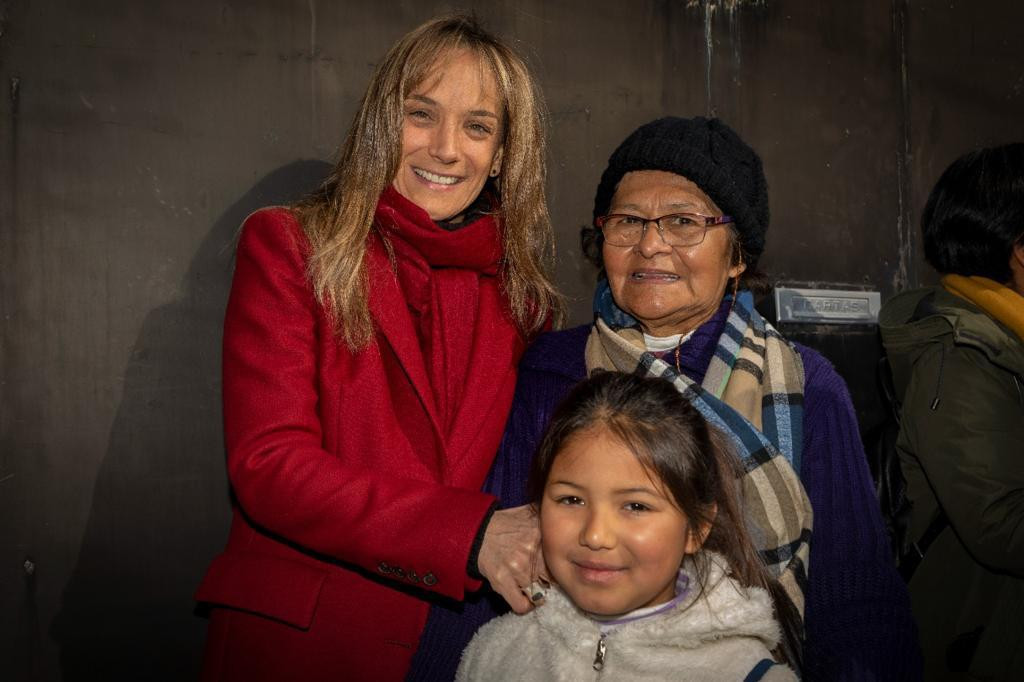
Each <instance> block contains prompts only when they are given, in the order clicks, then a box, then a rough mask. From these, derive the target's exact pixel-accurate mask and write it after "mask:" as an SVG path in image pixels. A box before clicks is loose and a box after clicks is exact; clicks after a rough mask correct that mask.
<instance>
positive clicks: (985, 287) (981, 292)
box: [942, 275, 1024, 341]
mask: <svg viewBox="0 0 1024 682" xmlns="http://www.w3.org/2000/svg"><path fill="white" fill-rule="evenodd" d="M942 286H944V287H945V288H946V289H947V290H948V291H951V292H952V293H954V294H956V295H957V296H960V297H961V298H966V299H967V300H968V301H970V302H971V303H973V304H974V305H976V306H978V307H979V308H981V309H982V310H984V311H985V312H986V313H988V314H989V315H991V316H992V317H994V318H995V319H996V320H998V321H1000V322H1002V323H1003V324H1005V325H1006V326H1007V327H1009V328H1010V329H1012V330H1013V331H1014V333H1015V334H1016V335H1017V336H1019V337H1020V339H1021V340H1022V341H1024V296H1021V295H1020V294H1018V293H1017V292H1016V291H1014V290H1013V289H1010V288H1009V287H1006V286H1003V285H1002V284H999V283H998V282H994V281H992V280H990V279H989V278H987V277H978V276H971V277H964V276H963V275H946V276H945V277H943V278H942Z"/></svg>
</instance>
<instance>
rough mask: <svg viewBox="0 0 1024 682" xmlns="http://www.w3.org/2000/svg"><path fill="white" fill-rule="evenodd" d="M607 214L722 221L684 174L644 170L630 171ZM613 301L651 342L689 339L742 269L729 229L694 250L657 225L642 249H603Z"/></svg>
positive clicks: (710, 233) (715, 230)
mask: <svg viewBox="0 0 1024 682" xmlns="http://www.w3.org/2000/svg"><path fill="white" fill-rule="evenodd" d="M608 212H609V213H629V214H632V215H636V216H639V217H641V218H657V217H659V216H663V215H667V214H670V213H680V212H690V213H700V214H702V215H706V216H721V215H722V211H721V210H720V209H719V208H718V207H717V206H716V205H715V202H713V201H712V200H711V198H710V197H708V195H706V194H705V193H704V192H703V191H701V189H700V188H699V187H698V186H697V185H696V184H694V183H693V182H691V181H690V180H688V179H687V178H684V177H683V176H681V175H676V174H675V173H668V172H666V171H654V170H642V171H633V172H630V173H626V175H624V176H623V178H622V180H621V181H620V182H619V185H618V187H617V188H616V189H615V195H614V196H613V197H612V201H611V205H610V206H609V209H608ZM602 255H603V257H604V267H605V272H606V273H607V275H608V284H609V286H610V287H611V291H612V298H614V299H615V303H616V304H617V305H618V306H619V307H620V308H622V310H624V311H625V312H627V313H629V314H630V315H632V316H633V317H635V318H636V319H637V320H638V321H639V322H640V324H641V325H642V326H643V328H644V331H646V332H647V333H649V334H651V335H653V336H671V335H673V334H685V333H687V332H689V331H691V330H693V329H696V328H697V327H698V326H700V324H701V323H703V322H704V321H705V320H707V319H708V318H710V317H711V316H712V315H714V313H715V311H716V310H717V309H718V305H719V303H720V302H721V300H722V296H723V295H724V293H725V287H726V284H727V283H728V281H729V278H730V277H736V276H738V275H739V274H740V273H742V272H743V270H744V268H745V266H744V265H742V264H736V265H733V264H732V255H733V238H732V234H731V232H730V228H729V227H728V225H719V226H714V227H710V228H708V230H707V233H706V234H705V235H704V241H703V242H701V243H700V244H698V245H696V246H676V247H672V246H669V245H668V244H666V243H665V242H664V240H662V238H661V235H660V234H659V233H658V229H657V227H655V225H654V223H649V224H648V226H647V231H646V232H645V233H644V236H643V238H642V239H641V240H640V243H638V244H636V245H634V246H612V245H610V244H607V243H605V245H604V247H603V251H602Z"/></svg>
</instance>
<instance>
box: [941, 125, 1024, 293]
mask: <svg viewBox="0 0 1024 682" xmlns="http://www.w3.org/2000/svg"><path fill="white" fill-rule="evenodd" d="M921 228H922V232H923V233H924V256H925V259H927V261H928V262H929V263H930V264H931V266H932V267H933V268H935V269H936V270H938V271H939V272H941V273H942V274H956V275H964V276H971V275H980V276H982V277H987V278H989V279H991V280H994V281H996V282H999V283H1000V284H1005V283H1006V282H1009V281H1010V279H1011V277H1012V273H1011V271H1010V256H1011V254H1012V251H1013V247H1014V246H1015V245H1016V244H1021V243H1024V143H1014V144H1007V145H1003V146H1001V147H990V148H988V149H978V150H975V151H972V152H970V153H968V154H965V155H964V156H961V157H960V158H959V159H957V160H956V161H954V162H953V163H952V165H950V167H949V168H947V169H946V171H945V172H944V173H943V174H942V177H940V178H939V181H938V182H937V183H936V184H935V188H934V189H933V190H932V193H931V196H929V197H928V203H927V204H925V207H924V213H923V214H922V216H921Z"/></svg>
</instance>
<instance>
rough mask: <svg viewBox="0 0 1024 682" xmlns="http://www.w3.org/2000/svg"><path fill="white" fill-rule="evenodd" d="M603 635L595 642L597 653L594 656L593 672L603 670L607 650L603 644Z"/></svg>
mask: <svg viewBox="0 0 1024 682" xmlns="http://www.w3.org/2000/svg"><path fill="white" fill-rule="evenodd" d="M604 638H605V634H604V633H603V632H602V633H601V639H599V640H597V653H596V655H595V656H594V670H596V671H597V672H601V670H602V669H603V668H604V654H605V652H606V651H607V650H608V647H607V645H606V644H605V643H604Z"/></svg>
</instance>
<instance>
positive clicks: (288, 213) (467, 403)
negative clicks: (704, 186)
mask: <svg viewBox="0 0 1024 682" xmlns="http://www.w3.org/2000/svg"><path fill="white" fill-rule="evenodd" d="M539 109H540V106H539V99H538V96H537V94H536V89H535V87H534V85H533V82H532V80H531V78H530V75H529V73H528V71H527V69H526V67H525V65H524V63H523V62H522V60H521V59H520V58H519V57H518V56H516V55H515V54H514V53H513V52H512V51H510V50H509V49H508V48H507V47H506V46H504V45H503V44H502V43H501V42H499V41H498V40H496V39H495V38H494V37H492V36H491V35H489V34H487V33H485V32H484V31H482V30H481V29H480V28H479V26H477V25H476V24H475V23H474V22H473V21H472V20H470V19H467V18H465V17H451V18H445V19H439V20H434V21H431V22H428V23H427V24H424V25H423V26H421V27H419V28H417V29H416V30H414V31H413V32H412V33H410V34H408V35H406V36H405V37H404V38H402V39H401V40H400V41H399V42H398V43H397V44H396V45H395V46H394V47H392V49H391V51H390V52H389V53H388V54H387V56H386V57H385V59H384V61H383V62H382V63H381V64H380V66H379V67H378V69H377V72H376V73H375V75H374V76H373V79H372V81H371V82H370V86H369V88H368V90H367V93H366V95H365V97H364V99H363V102H362V104H361V106H360V108H359V111H358V112H357V114H356V117H355V121H354V122H353V125H352V127H351V129H350V130H349V132H348V136H347V139H346V141H345V143H344V145H343V147H342V149H341V154H340V160H339V162H338V165H337V167H336V168H335V170H334V172H333V173H332V175H331V176H330V177H329V178H328V180H327V181H326V182H325V183H324V185H323V186H322V187H321V188H320V190H318V191H317V192H316V193H315V194H314V195H313V196H311V197H310V198H308V199H306V200H304V201H302V202H301V203H299V204H298V205H296V206H293V207H291V208H270V209H263V210H260V211H257V212H256V213H254V214H253V215H251V216H250V217H249V218H248V219H247V220H246V221H245V225H244V228H243V230H242V236H241V241H240V243H239V247H238V255H237V265H236V270H235V275H234V281H233V284H232V290H231V298H230V301H229V303H228V310H227V318H226V321H225V328H224V419H225V432H226V444H227V453H228V454H227V459H228V473H229V477H230V480H231V485H232V489H233V492H234V500H235V505H234V519H233V521H232V526H231V534H230V537H229V539H228V544H227V548H226V549H225V551H224V553H223V554H221V555H220V556H218V557H217V558H216V559H214V561H213V563H212V564H211V566H210V568H209V570H208V572H207V574H206V577H205V578H204V580H203V582H202V584H201V586H200V587H199V590H198V592H197V595H196V598H197V599H198V600H199V601H201V602H204V603H207V604H209V605H211V609H210V611H211V619H210V629H209V635H208V642H207V650H206V656H205V661H204V679H209V680H234V679H239V680H247V681H250V682H251V681H252V680H284V679H295V680H307V681H308V680H319V679H325V680H326V679H331V680H341V679H346V680H357V679H377V680H396V679H402V678H403V677H405V676H406V674H407V673H409V667H410V664H411V661H412V659H413V655H414V653H416V650H417V646H418V644H419V642H420V638H421V633H422V631H423V629H424V625H425V623H426V622H427V617H428V611H429V609H430V603H431V602H432V601H433V602H437V601H439V599H438V597H445V598H448V600H449V601H450V600H457V601H461V600H462V599H464V597H465V595H466V594H467V592H470V591H473V590H476V589H477V588H479V587H480V586H481V581H482V580H484V579H485V580H487V581H488V582H489V583H490V585H491V587H492V588H494V590H495V591H497V592H498V593H499V594H501V595H502V596H503V597H504V598H505V600H506V601H508V603H509V604H510V605H511V607H512V608H513V609H515V610H517V611H525V610H527V609H529V607H530V602H529V600H528V599H527V597H526V596H525V595H524V594H523V592H522V590H523V588H524V587H525V586H528V585H529V584H530V583H531V581H533V580H534V579H536V578H537V577H538V567H537V565H536V563H535V556H536V546H537V541H538V531H537V524H536V521H535V519H534V518H533V517H532V515H531V514H530V512H529V510H528V509H527V508H525V507H522V508H516V509H509V510H498V511H495V508H496V500H495V498H494V497H493V496H492V495H489V494H486V493H484V492H481V491H480V489H481V485H482V483H483V482H484V479H485V477H486V475H487V473H488V470H489V468H490V466H491V463H492V461H493V457H494V453H495V451H496V449H497V446H498V443H499V440H500V438H501V434H502V429H503V426H504V423H505V418H506V416H507V413H508V409H509V406H510V404H511V400H512V393H513V388H514V386H515V379H516V370H515V368H516V364H517V361H518V360H519V357H520V355H521V353H522V351H523V349H524V348H525V345H526V343H527V341H528V340H529V338H530V337H531V335H532V334H533V333H534V332H536V331H538V330H539V329H541V328H542V327H543V326H545V324H546V323H547V321H548V320H549V319H550V318H551V316H552V315H553V314H555V313H557V312H558V310H557V309H558V307H559V299H558V296H557V294H556V293H555V291H554V289H553V287H552V285H551V283H550V280H549V278H548V276H547V274H546V270H547V265H548V263H549V261H550V256H551V252H552V235H551V226H550V222H549V219H548V214H547V207H546V204H545V199H544V144H543V143H544V140H543V130H542V125H541V116H540V111H539ZM440 601H445V600H440ZM454 656H456V658H457V656H458V652H454Z"/></svg>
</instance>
